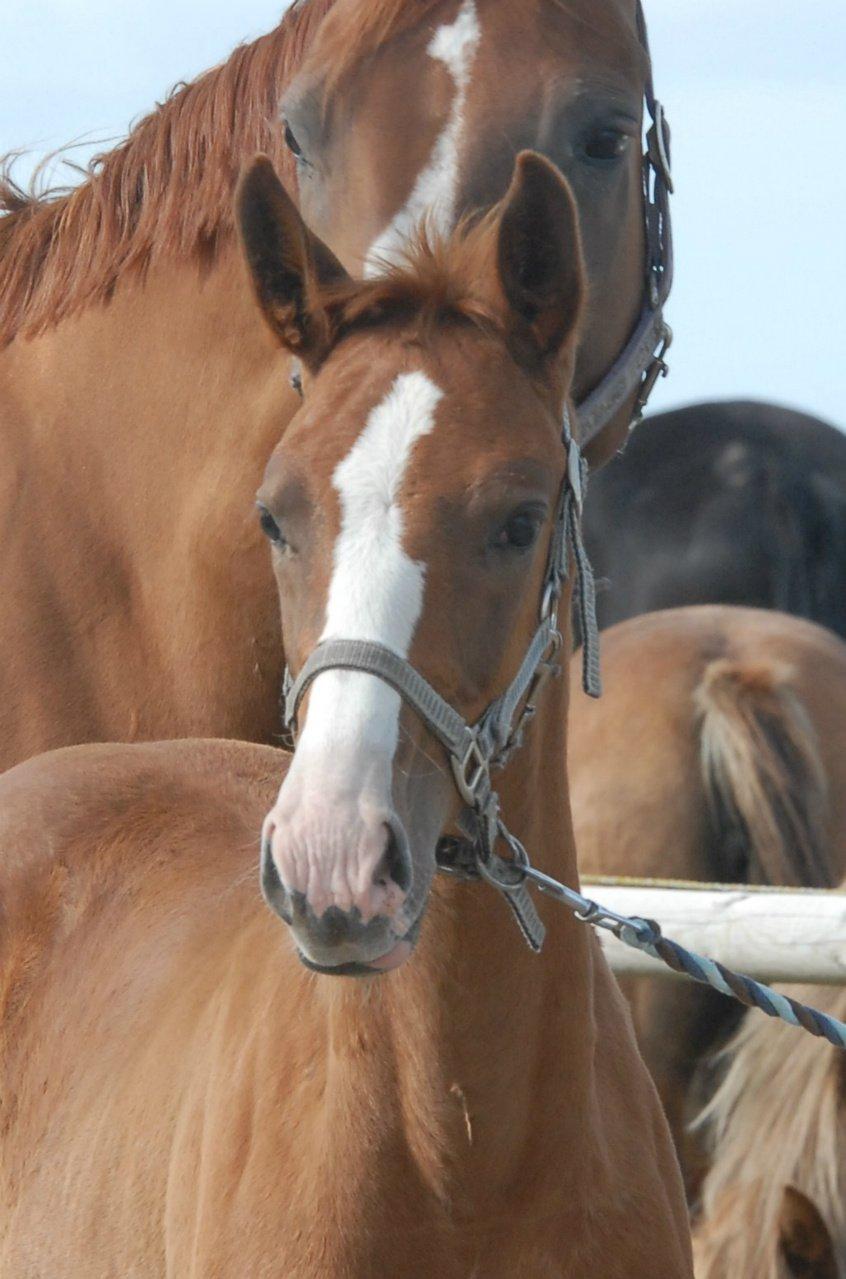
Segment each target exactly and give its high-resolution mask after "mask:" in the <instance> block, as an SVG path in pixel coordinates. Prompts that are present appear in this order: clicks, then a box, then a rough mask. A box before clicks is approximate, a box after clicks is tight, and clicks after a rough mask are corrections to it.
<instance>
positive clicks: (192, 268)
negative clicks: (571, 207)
mask: <svg viewBox="0 0 846 1279" xmlns="http://www.w3.org/2000/svg"><path fill="white" fill-rule="evenodd" d="M457 7H458V4H457V0H443V4H442V7H441V9H439V10H437V11H436V10H435V9H434V8H431V7H429V6H428V5H427V6H418V5H416V4H409V5H408V6H396V7H395V13H396V15H397V16H398V17H399V18H400V19H401V20H402V21H405V20H406V18H407V17H411V16H412V15H413V16H415V17H420V15H421V14H424V17H423V18H421V19H420V24H419V30H418V31H416V32H415V31H412V30H410V29H409V30H407V31H406V33H405V35H404V36H403V37H402V39H401V42H400V41H397V42H394V43H393V44H389V45H388V46H387V49H386V54H385V56H384V57H376V58H373V59H368V60H365V61H364V62H359V64H358V66H359V71H360V74H359V75H350V76H348V77H347V81H346V83H345V85H344V92H343V93H341V94H337V95H336V101H335V104H334V105H335V106H337V108H338V109H337V110H334V109H333V111H332V112H330V115H331V119H332V122H333V124H332V127H331V128H328V131H327V130H325V129H323V128H321V127H320V126H319V124H318V123H317V122H316V121H315V112H314V111H313V110H312V107H311V102H310V96H309V94H310V88H309V86H310V85H312V87H313V81H316V82H317V83H320V82H321V78H322V76H323V74H324V73H325V71H326V69H327V66H328V65H329V60H328V58H327V56H326V54H325V50H324V49H323V48H322V42H323V38H324V36H325V34H326V32H325V27H326V24H325V23H324V22H321V21H320V15H321V13H324V12H325V11H326V0H308V4H307V5H301V6H297V7H295V8H294V10H292V11H291V12H290V13H289V14H288V15H287V16H286V18H285V19H284V21H283V23H282V24H281V25H280V27H279V28H278V29H277V31H276V32H273V33H271V35H269V36H266V37H264V38H263V39H262V40H260V41H258V42H257V43H256V44H255V45H251V46H249V47H248V48H245V49H241V50H238V51H237V52H236V53H235V54H234V55H233V57H232V58H231V59H230V61H229V62H228V63H227V64H226V65H225V66H224V67H222V68H220V69H218V70H217V71H215V72H211V73H209V75H208V76H206V77H202V78H201V79H200V80H199V81H198V82H197V83H196V85H193V86H188V87H187V88H186V89H184V90H181V91H180V92H179V93H177V95H176V96H175V97H174V98H173V100H171V101H169V102H167V103H165V104H164V106H162V107H161V108H160V109H159V110H158V111H157V112H155V113H154V114H153V115H152V116H151V117H150V118H149V119H148V120H147V121H146V122H144V123H143V124H142V125H141V126H139V128H138V129H137V130H136V131H135V132H134V133H133V135H132V136H131V137H130V139H128V141H127V143H126V144H125V145H124V146H122V147H118V148H117V149H116V150H115V151H114V152H112V153H111V154H110V155H109V156H107V157H104V159H103V160H102V162H101V164H100V165H99V166H98V167H97V168H96V170H95V172H94V173H93V174H92V176H91V178H90V180H89V181H88V182H85V183H83V185H82V186H81V187H80V188H79V189H78V191H76V192H74V193H73V194H71V195H70V196H68V197H67V198H65V197H62V198H61V199H59V200H57V201H53V202H51V201H47V202H45V203H35V204H31V205H26V204H25V203H24V204H22V203H21V200H20V198H19V196H13V197H11V198H12V201H13V205H14V207H15V208H16V209H17V210H18V211H17V212H15V213H11V214H8V215H7V216H6V217H5V218H2V219H0V241H4V242H5V252H3V251H2V250H0V316H2V319H0V329H2V331H3V332H4V333H5V334H6V335H7V336H10V335H11V334H12V333H15V332H17V337H16V338H15V339H14V340H12V341H10V342H8V343H7V345H6V346H5V347H3V349H2V351H0V422H1V423H2V433H3V440H4V449H3V454H2V466H0V547H2V552H0V593H2V594H3V596H4V598H7V599H14V601H15V605H14V607H13V608H8V609H5V610H3V611H2V612H0V655H2V660H0V703H2V705H3V708H4V714H3V734H2V738H0V766H5V767H7V766H9V765H10V764H12V763H14V762H17V761H18V760H21V759H24V758H26V757H27V756H28V755H32V754H34V753H36V752H37V751H40V750H45V749H51V748H55V747H58V746H63V745H68V744H71V743H74V742H80V741H132V740H139V739H146V740H154V739H157V738H162V737H173V736H200V737H202V736H209V735H224V736H228V737H235V738H239V739H246V740H259V741H274V740H277V734H278V732H279V721H278V713H277V705H278V689H279V685H280V680H281V676H282V668H283V650H282V645H281V639H280V633H279V623H278V616H277V610H276V607H275V603H274V596H273V592H272V582H271V580H270V573H269V569H268V564H267V559H266V556H265V554H264V548H263V547H262V545H261V538H260V534H259V532H258V529H257V524H256V520H255V515H254V502H255V493H256V489H257V486H258V484H259V482H260V480H261V473H262V468H263V466H264V463H265V461H266V459H267V457H268V455H269V453H270V451H271V449H272V448H273V445H274V444H275V442H276V441H277V440H278V438H279V435H280V433H281V431H282V430H283V428H284V426H285V423H286V422H287V421H289V420H290V418H291V416H292V415H293V413H294V411H295V408H296V406H297V398H296V396H295V394H294V393H293V391H291V389H290V387H289V385H288V379H289V374H290V363H289V361H288V359H287V358H286V357H285V356H284V355H282V354H280V352H279V350H278V347H277V346H276V344H275V343H274V341H273V339H272V337H271V335H270V334H269V333H268V332H266V331H265V329H264V328H263V326H262V325H261V324H260V321H259V320H258V318H257V314H256V308H255V305H254V300H253V297H252V294H251V290H250V287H249V283H248V281H247V279H246V276H245V272H244V270H243V265H242V263H241V261H240V259H239V256H238V252H237V246H236V244H235V242H234V237H233V236H231V235H230V234H229V232H228V229H227V228H228V227H229V226H230V225H231V213H230V211H229V200H230V197H231V193H232V191H233V189H234V185H235V182H236V179H237V175H238V170H239V168H240V166H241V163H242V162H243V161H245V160H246V159H247V158H248V157H249V155H250V154H252V151H253V148H255V147H263V148H264V149H265V150H267V151H269V153H270V154H271V157H272V158H274V161H275V162H276V167H277V168H284V167H286V166H288V165H290V161H289V160H287V159H286V160H284V162H283V163H279V162H278V157H279V156H280V154H281V151H282V147H283V143H282V131H281V129H280V128H278V126H277V122H276V121H277V112H278V109H279V106H280V102H279V99H280V97H282V96H283V89H284V90H285V94H284V102H283V103H282V105H283V106H284V108H285V110H286V111H287V112H288V114H289V116H290V117H291V119H292V123H293V124H294V125H296V129H297V131H298V132H300V134H301V137H302V140H303V142H304V145H305V146H306V149H307V150H308V152H309V154H310V158H311V161H312V162H313V163H312V165H311V167H310V168H304V169H302V175H303V180H302V181H301V182H300V190H299V192H298V199H299V200H300V201H301V203H302V205H303V207H304V208H307V209H308V210H309V220H310V222H311V223H312V225H313V227H314V229H315V231H316V232H317V233H318V234H320V235H321V237H322V239H323V240H324V241H325V242H326V243H327V244H328V245H330V247H331V249H332V251H333V253H334V254H335V255H336V257H337V258H338V259H339V260H340V261H341V262H342V263H343V264H344V266H345V267H346V268H347V269H354V268H355V266H356V264H360V262H361V259H362V256H363V254H364V253H365V252H366V251H367V249H368V247H369V246H370V245H371V244H372V243H373V241H374V239H375V238H376V236H377V235H379V234H381V232H382V231H383V230H384V228H385V226H386V225H387V224H388V222H389V221H390V220H391V219H392V218H393V217H394V215H395V214H396V212H397V211H398V210H399V209H401V208H402V207H403V205H404V203H405V201H406V199H407V197H408V193H409V191H410V190H411V189H412V187H413V185H414V183H415V180H416V177H417V175H418V174H419V172H420V169H421V167H422V166H423V165H424V164H425V163H427V161H428V157H429V156H430V153H431V148H432V145H433V143H434V140H435V138H436V137H437V136H438V135H439V133H440V131H441V130H442V128H443V125H444V121H445V119H446V118H447V114H448V111H449V107H450V102H451V100H452V95H451V89H450V78H449V76H447V75H445V74H444V68H443V66H442V65H441V64H439V63H438V62H437V61H436V60H435V59H432V58H430V57H428V56H427V54H426V45H427V40H428V38H429V36H430V31H431V23H432V22H433V21H434V20H435V18H436V17H437V18H438V19H442V20H443V21H450V20H451V19H452V18H453V17H454V15H455V12H456V11H457ZM633 11H634V6H633V3H632V0H602V3H597V2H596V0H590V2H589V3H588V0H580V3H573V4H568V5H566V6H559V5H546V4H544V5H542V6H541V7H540V8H538V7H537V5H536V4H535V0H522V3H521V4H519V5H515V4H513V3H511V0H479V12H480V16H481V19H482V25H483V29H484V39H483V41H482V42H481V46H480V49H481V52H480V54H479V61H478V65H477V70H476V73H474V75H473V77H472V85H471V92H470V95H469V98H468V101H467V104H466V131H467V145H466V148H465V150H466V155H464V156H463V157H462V162H461V174H460V177H461V184H460V185H461V190H460V191H459V192H458V197H457V203H456V209H455V216H456V219H458V218H459V217H461V216H462V215H464V214H466V213H468V212H472V211H473V210H474V209H478V208H479V207H482V208H486V209H487V208H491V207H492V206H493V205H494V204H495V203H496V202H497V200H498V199H499V198H501V196H502V194H503V192H504V190H505V187H506V186H507V182H508V176H509V174H510V168H511V164H512V160H513V155H514V151H515V149H516V147H517V146H519V145H520V143H519V139H520V138H522V137H524V136H525V130H526V128H527V127H528V128H529V129H530V132H531V131H532V130H534V131H535V133H536V134H537V138H538V145H539V146H546V147H547V149H548V150H549V151H550V152H551V153H554V156H557V157H558V158H559V159H560V160H561V162H562V163H564V164H565V166H566V165H567V164H571V165H572V166H573V169H574V173H573V176H574V178H576V179H578V180H577V181H575V182H574V185H575V187H576V189H577V190H578V191H579V193H580V194H579V198H580V200H581V203H582V208H581V210H580V213H581V222H582V231H583V235H584V240H585V247H586V257H587V259H588V261H589V262H590V263H591V272H592V278H591V280H590V288H589V290H588V303H587V307H586V316H585V321H584V324H583V326H582V341H581V342H580V345H579V350H578V353H577V359H576V375H575V381H574V387H575V389H576V392H577V394H583V393H584V392H585V391H587V390H589V389H590V388H591V387H593V386H594V385H595V384H596V381H597V380H598V378H599V377H600V376H601V374H602V372H603V371H604V370H605V369H607V368H608V367H609V365H610V364H611V363H612V362H613V360H614V358H615V357H616V356H617V354H618V353H619V351H620V349H621V347H622V345H623V343H624V342H625V340H626V338H627V336H628V334H629V333H630V331H631V327H632V323H633V321H634V319H635V317H636V316H637V315H638V314H639V311H640V306H641V300H642V290H643V269H642V249H643V245H642V240H643V225H642V208H641V196H642V182H641V164H640V154H639V152H640V144H639V138H638V139H637V140H636V139H635V137H634V133H635V132H636V125H634V124H633V125H632V126H631V137H632V145H631V147H630V149H629V152H628V153H627V155H626V156H625V157H624V158H623V160H622V162H621V164H620V165H619V166H615V167H614V168H613V169H612V170H610V171H609V170H608V169H606V168H605V167H603V170H602V173H603V176H602V177H601V178H598V177H597V175H596V173H595V172H594V171H593V169H592V168H591V165H590V164H589V163H588V162H587V161H586V160H583V159H581V158H579V156H580V153H579V152H578V149H577V148H575V146H574V145H571V144H574V143H575V141H576V139H575V133H576V130H577V127H581V126H580V125H579V124H578V120H577V121H575V122H573V120H572V119H571V115H572V113H569V112H568V111H567V110H566V107H567V103H568V102H569V101H570V97H571V95H572V93H573V91H574V90H575V87H576V85H580V86H582V89H581V90H580V92H583V93H584V95H585V99H586V101H587V103H588V105H590V104H595V106H596V111H597V112H598V113H599V115H600V117H601V116H602V113H604V112H609V111H612V110H613V112H614V113H615V116H616V114H617V113H618V110H619V105H620V104H622V105H624V106H625V114H626V115H629V116H631V117H632V120H633V121H634V120H635V119H636V118H637V116H638V112H639V110H640V102H641V90H642V85H643V80H642V72H643V62H642V54H641V53H640V51H639V45H638V42H637V39H636V36H635V33H634V27H633ZM345 12H346V15H347V18H346V20H347V22H348V23H352V24H353V25H354V23H355V20H356V19H357V18H360V19H361V20H362V21H364V20H366V18H367V15H368V13H369V12H370V10H369V5H368V4H367V3H365V0H356V2H355V3H353V4H349V5H348V4H346V0H345ZM582 12H583V16H581V17H580V14H582ZM418 37H419V38H418ZM622 46H625V47H624V48H623V47H622ZM526 66H529V67H530V68H531V72H530V73H529V74H527V73H526V72H525V68H526ZM410 78H413V79H414V83H415V93H414V94H413V95H409V94H408V92H407V84H408V81H409V79H410ZM609 99H610V105H609ZM580 100H581V99H580ZM553 102H554V104H555V110H556V112H561V113H562V121H563V124H562V129H558V128H555V129H554V130H553V131H552V132H551V133H550V132H549V130H548V129H547V126H546V120H547V109H548V108H547V106H546V105H543V106H542V104H549V103H553ZM626 104H627V105H626ZM592 109H593V108H592V107H591V110H592ZM579 118H581V117H579ZM386 121H390V126H391V127H390V128H386ZM568 122H569V123H568ZM568 130H569V132H568ZM571 133H572V134H573V137H571V136H570V134H571ZM286 154H287V153H286ZM142 179H143V181H142ZM141 186H143V187H144V190H143V191H140V188H141ZM139 191H140V194H139ZM470 296H471V295H470V294H464V295H463V301H462V307H463V309H464V314H465V318H466V317H467V315H468V314H469V310H468V306H469V303H470ZM472 297H473V303H472V305H473V308H474V316H475V319H474V324H475V323H476V322H477V321H478V320H480V319H483V318H484V315H483V312H484V313H485V314H487V312H488V311H489V300H488V299H482V298H480V297H479V295H478V294H476V293H474V294H473V295H472ZM356 305H358V304H356ZM62 317H64V318H62ZM59 320H60V321H61V322H60V323H54V321H59ZM418 327H419V326H418ZM471 327H472V326H471ZM468 331H469V330H468ZM36 334H37V335H36ZM31 335H36V336H31ZM626 427H627V415H626V412H625V411H621V413H620V414H619V415H618V417H617V418H616V419H615V421H614V423H612V424H610V425H609V427H608V429H607V430H606V431H605V432H603V433H602V435H601V439H598V440H597V441H596V442H595V450H596V451H595V453H594V457H596V456H602V455H604V454H605V453H606V452H608V451H613V447H614V444H615V441H616V440H617V439H618V438H621V437H622V435H623V434H625V430H626ZM59 655H61V656H60V657H59Z"/></svg>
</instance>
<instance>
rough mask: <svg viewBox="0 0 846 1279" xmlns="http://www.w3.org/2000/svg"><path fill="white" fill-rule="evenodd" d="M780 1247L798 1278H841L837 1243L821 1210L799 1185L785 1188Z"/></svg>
mask: <svg viewBox="0 0 846 1279" xmlns="http://www.w3.org/2000/svg"><path fill="white" fill-rule="evenodd" d="M778 1248H779V1253H780V1255H781V1258H782V1260H783V1262H784V1264H785V1266H786V1267H787V1273H788V1274H789V1275H790V1276H791V1277H793V1276H795V1279H837V1262H836V1260H835V1255H834V1244H833V1243H832V1240H831V1235H830V1234H829V1230H828V1227H827V1226H826V1224H825V1222H824V1221H823V1219H822V1217H821V1215H820V1212H819V1209H818V1208H817V1207H816V1205H815V1204H813V1203H812V1202H811V1200H810V1199H809V1198H808V1196H807V1195H804V1194H803V1193H802V1191H801V1190H797V1188H796V1187H795V1186H785V1188H784V1192H783V1194H782V1200H781V1209H780V1211H779V1216H778Z"/></svg>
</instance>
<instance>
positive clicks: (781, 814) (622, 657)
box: [570, 605, 846, 1194]
mask: <svg viewBox="0 0 846 1279" xmlns="http://www.w3.org/2000/svg"><path fill="white" fill-rule="evenodd" d="M575 660H578V659H575ZM603 667H604V686H605V691H604V696H603V698H602V699H601V701H600V702H598V703H595V702H593V701H591V700H589V699H588V698H585V697H583V696H582V695H581V694H579V693H577V694H576V696H575V697H574V699H573V703H572V707H571V726H570V727H571V747H570V776H571V794H572V804H573V822H574V827H575V831H576V841H577V846H578V849H579V864H580V868H581V870H582V872H583V873H586V874H589V875H593V874H599V875H625V876H643V877H654V878H666V879H680V880H700V881H705V882H710V881H722V882H729V883H757V884H779V885H788V886H790V885H793V886H799V887H801V886H807V887H818V888H827V887H833V886H835V885H836V884H838V883H839V882H840V879H841V878H842V876H843V873H844V871H846V765H844V761H846V644H844V642H843V641H842V640H840V639H839V638H838V637H837V636H835V635H833V634H832V633H831V632H829V631H825V630H823V629H822V628H821V627H818V626H815V625H814V624H812V623H809V622H805V621H802V620H800V619H798V618H791V617H788V616H787V615H785V614H780V613H775V612H767V611H764V610H756V609H740V608H732V607H727V606H716V605H715V606H710V605H704V606H699V607H693V608H686V609H668V610H666V611H665V612H660V613H650V614H646V615H644V616H642V617H637V618H633V619H631V620H630V621H628V622H623V623H620V624H619V625H618V626H615V627H612V628H611V629H610V630H608V631H606V632H604V635H603ZM624 986H625V990H626V993H627V994H628V995H629V997H630V1000H631V1003H632V1010H633V1015H634V1020H635V1026H636V1029H637V1033H638V1039H639V1042H640V1046H641V1049H642V1051H643V1053H644V1056H645V1059H646V1061H647V1063H648V1065H649V1067H650V1070H651V1071H652V1074H653V1077H654V1078H655V1081H656V1083H657V1085H658V1089H659V1092H660V1094H661V1097H662V1100H663V1102H664V1106H665V1108H666V1110H667V1114H668V1116H669V1118H670V1123H671V1127H672V1130H673V1133H674V1136H675V1139H676V1143H677V1147H678V1149H679V1152H680V1155H681V1157H682V1163H683V1166H684V1168H685V1172H686V1176H687V1180H688V1187H689V1190H690V1191H691V1193H692V1194H695V1192H696V1188H697V1186H698V1183H699V1180H700V1178H701V1176H702V1172H703V1169H704V1167H705V1166H706V1164H707V1156H706V1154H705V1152H704V1151H703V1149H702V1146H701V1142H700V1140H699V1137H698V1135H697V1134H696V1133H694V1134H691V1133H689V1131H688V1129H687V1123H688V1121H689V1119H690V1118H692V1115H693V1113H694V1112H695V1111H696V1109H697V1108H698V1105H699V1100H698V1099H697V1098H696V1097H694V1096H693V1095H692V1092H691V1085H692V1083H693V1081H694V1078H695V1076H696V1074H697V1065H698V1064H699V1063H700V1062H702V1061H703V1060H704V1058H705V1057H707V1055H708V1054H709V1053H710V1052H711V1051H712V1050H713V1048H714V1046H715V1044H717V1043H718V1042H719V1041H720V1039H721V1037H723V1036H724V1035H725V1034H726V1033H727V1032H728V1030H729V1029H730V1027H731V1026H732V1025H733V1022H734V1019H736V1017H737V1015H738V1014H737V1010H736V1009H735V1008H734V1007H733V1006H732V1005H731V1004H730V1003H729V1002H728V1001H726V1000H725V999H724V998H723V996H721V995H719V994H716V993H715V992H712V991H707V990H702V989H699V988H693V987H691V986H688V985H681V984H680V985H675V984H668V983H666V982H655V981H652V980H650V979H645V978H644V979H637V980H628V981H627V982H625V983H624Z"/></svg>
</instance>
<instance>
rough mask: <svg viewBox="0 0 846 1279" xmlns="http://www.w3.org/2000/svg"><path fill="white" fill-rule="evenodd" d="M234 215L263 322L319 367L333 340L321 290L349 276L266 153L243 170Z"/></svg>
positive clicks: (283, 342) (311, 363) (287, 344)
mask: <svg viewBox="0 0 846 1279" xmlns="http://www.w3.org/2000/svg"><path fill="white" fill-rule="evenodd" d="M235 217H236V222H237V224H238V230H239V233H240V236H241V243H242V245H243V249H244V256H245V257H246V259H247V266H248V268H249V271H250V276H251V278H252V282H253V288H254V290H255V293H256V297H257V299H258V303H259V306H260V308H261V310H262V313H263V314H264V318H265V319H266V320H267V322H268V324H269V325H270V327H271V329H272V330H273V332H274V333H275V334H276V336H277V337H278V338H279V340H280V342H281V343H282V345H283V346H285V347H287V349H288V350H289V351H291V352H292V353H293V354H294V355H296V356H299V358H300V359H302V360H303V361H304V362H305V364H307V365H309V366H310V367H312V368H314V367H316V366H317V365H318V364H319V363H320V361H321V360H322V359H323V357H324V356H325V355H326V353H327V351H328V349H329V346H330V345H331V339H332V335H331V326H330V321H329V317H328V314H327V312H326V309H325V307H324V306H323V305H322V304H321V301H320V295H321V291H324V290H325V289H326V287H327V286H329V285H333V284H340V283H342V282H343V281H346V280H348V279H349V276H348V275H347V273H346V271H345V270H344V268H343V267H342V266H341V264H340V262H339V261H338V259H337V258H336V257H335V255H334V253H332V251H331V249H328V248H327V247H326V245H325V244H324V243H323V241H322V240H320V239H318V237H317V236H316V235H314V234H312V232H311V231H309V229H308V227H307V226H306V224H305V222H304V221H303V219H302V218H301V216H300V213H299V210H298V209H297V207H296V205H295V204H294V202H293V200H292V199H291V197H290V196H289V195H288V193H287V191H286V190H285V188H284V187H283V186H282V183H281V182H280V181H279V179H278V177H277V176H276V171H275V169H274V168H273V165H272V163H271V161H270V160H269V159H268V157H267V156H266V155H259V156H256V158H255V159H254V160H253V161H251V163H250V164H249V165H248V166H247V168H246V169H245V170H244V173H243V174H242V176H241V180H240V182H239V183H238V189H237V191H236V194H235Z"/></svg>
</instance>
